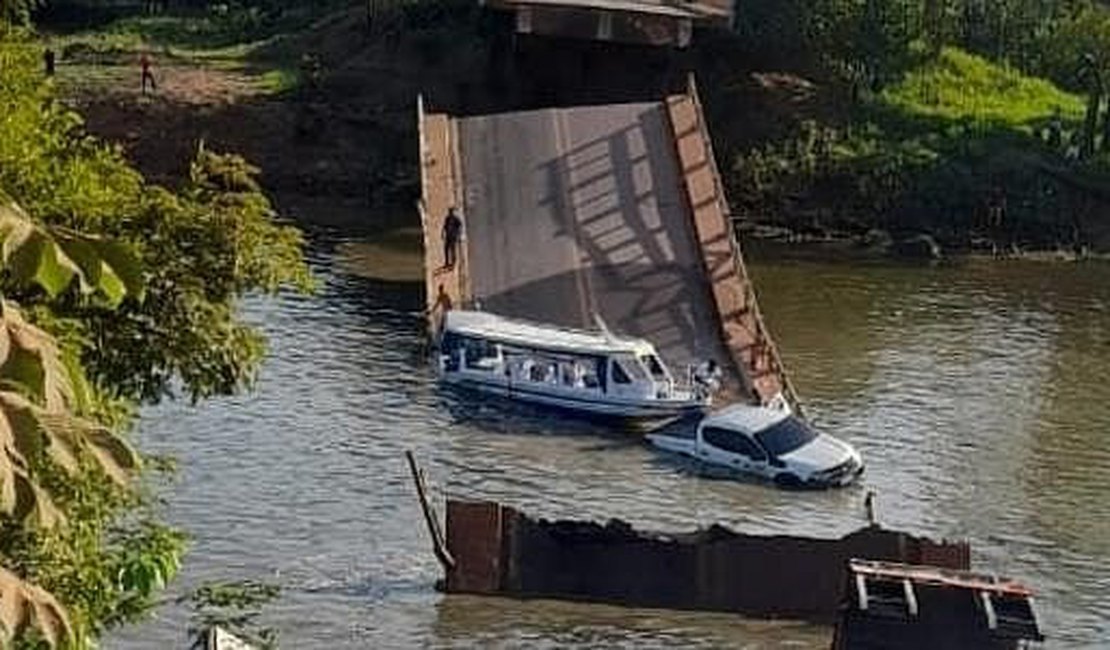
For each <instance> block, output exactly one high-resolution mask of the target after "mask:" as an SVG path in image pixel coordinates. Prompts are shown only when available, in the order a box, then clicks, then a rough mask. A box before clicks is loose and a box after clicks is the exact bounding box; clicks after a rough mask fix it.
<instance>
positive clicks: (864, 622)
mask: <svg viewBox="0 0 1110 650" xmlns="http://www.w3.org/2000/svg"><path fill="white" fill-rule="evenodd" d="M843 599H844V602H843V604H842V607H841V613H840V616H839V620H838V621H837V626H836V632H835V635H834V640H833V648H834V650H850V649H852V648H860V647H867V648H880V647H881V648H892V649H904V650H931V649H932V648H946V649H951V650H964V649H965V648H966V649H967V650H978V649H979V648H998V649H1002V648H1007V649H1009V648H1014V649H1015V650H1016V648H1018V647H1019V643H1021V642H1025V641H1034V642H1042V641H1044V640H1045V635H1044V634H1043V633H1042V632H1041V628H1040V623H1039V621H1038V617H1037V612H1036V609H1035V607H1034V605H1033V592H1032V590H1031V589H1029V588H1028V587H1026V586H1025V585H1023V584H1021V583H1019V582H1017V581H1016V580H1012V579H1010V578H1003V577H1000V576H997V575H993V574H984V573H972V572H970V571H962V570H954V569H943V568H937V567H928V566H917V565H911V564H903V563H895V562H880V561H874V560H862V559H852V560H850V561H849V563H848V575H847V580H846V585H845V589H844V595H843ZM1020 647H1025V646H1024V645H1022V646H1020Z"/></svg>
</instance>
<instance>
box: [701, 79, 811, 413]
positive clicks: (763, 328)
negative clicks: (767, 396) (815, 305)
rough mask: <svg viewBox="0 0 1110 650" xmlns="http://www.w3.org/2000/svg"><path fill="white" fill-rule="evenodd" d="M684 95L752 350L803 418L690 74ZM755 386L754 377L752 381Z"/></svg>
mask: <svg viewBox="0 0 1110 650" xmlns="http://www.w3.org/2000/svg"><path fill="white" fill-rule="evenodd" d="M686 84H687V90H686V92H687V94H688V96H689V97H690V101H691V102H693V104H694V108H695V109H696V110H695V111H694V119H695V121H696V123H697V128H698V131H699V133H700V135H701V138H702V141H703V142H704V143H705V147H706V154H707V156H706V157H707V158H708V161H707V164H709V165H710V171H711V175H712V176H713V189H714V192H715V194H716V195H717V202H718V204H719V206H720V209H721V212H722V214H723V215H724V218H725V223H726V226H727V230H728V238H729V246H730V247H731V249H732V259H733V265H734V267H735V270H736V273H737V275H739V277H740V281H741V284H742V285H743V287H744V308H745V309H748V310H750V311H751V315H752V320H753V321H754V322H755V324H756V332H755V337H756V341H755V344H754V347H753V353H754V352H755V351H765V352H766V354H767V355H768V356H769V360H770V362H771V368H770V369H769V370H770V372H773V373H775V374H776V375H778V377H779V379H780V380H781V382H782V392H783V396H784V397H785V398H786V400H787V401H788V402H789V403H790V407H791V408H792V409H793V410H794V411H795V412H796V413H798V414H799V415H803V409H802V404H801V400H800V398H799V397H798V392H797V390H795V388H794V384H793V382H791V381H790V376H789V375H788V374H787V372H786V366H785V364H783V362H782V357H781V356H780V355H779V349H778V345H776V344H775V341H774V339H773V338H772V337H771V334H770V332H769V330H768V329H767V324H766V322H765V321H764V320H763V313H762V312H761V311H760V309H759V301H758V300H757V299H756V295H755V288H754V286H753V284H752V281H751V277H750V276H749V275H748V269H747V265H746V264H745V263H744V255H743V253H742V251H741V249H740V239H739V238H738V237H737V235H736V229H735V228H734V227H733V225H732V211H731V208H730V206H729V204H728V198H727V195H726V194H725V191H724V187H723V186H722V184H721V174H720V169H719V168H718V167H717V156H716V153H715V152H714V150H713V140H712V139H711V138H710V136H709V128H708V126H707V125H706V124H705V122H704V116H705V112H704V110H703V107H702V103H701V97H700V95H699V94H698V86H697V81H696V80H695V79H694V75H693V74H691V75H689V76H688V77H687V82H686ZM752 382H753V384H754V382H755V378H754V377H753V378H752Z"/></svg>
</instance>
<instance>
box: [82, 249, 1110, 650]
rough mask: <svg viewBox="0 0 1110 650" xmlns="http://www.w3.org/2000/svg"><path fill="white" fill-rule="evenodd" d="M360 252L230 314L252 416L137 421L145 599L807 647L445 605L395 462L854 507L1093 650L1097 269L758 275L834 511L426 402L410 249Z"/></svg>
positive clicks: (533, 487) (677, 504)
mask: <svg viewBox="0 0 1110 650" xmlns="http://www.w3.org/2000/svg"><path fill="white" fill-rule="evenodd" d="M369 241H370V242H371V243H367V242H358V241H354V242H352V241H347V242H344V241H341V240H340V238H339V236H338V235H335V234H330V233H327V232H323V233H317V234H316V235H314V237H313V244H312V255H311V258H312V263H313V266H314V268H315V269H316V272H317V273H318V275H319V277H320V279H321V289H320V291H319V292H318V293H317V294H316V295H313V296H297V295H282V296H279V297H277V298H273V299H251V300H248V301H246V302H245V304H244V306H243V310H244V314H245V316H246V318H247V319H249V320H250V321H251V322H253V323H257V324H258V325H260V326H261V327H262V328H263V329H264V331H265V332H266V333H267V335H268V336H269V337H270V344H271V355H270V357H269V359H268V361H267V362H266V364H265V366H264V368H263V370H262V373H261V377H260V381H259V383H258V386H257V389H256V390H255V391H254V392H253V393H251V394H249V395H245V396H241V397H236V398H228V399H219V400H214V401H210V402H207V403H204V404H202V405H200V406H198V407H192V406H189V405H187V404H185V403H169V404H165V405H162V406H158V407H153V408H149V409H146V410H145V411H144V412H143V417H142V419H141V422H140V426H139V429H138V432H137V437H138V440H139V443H140V445H141V447H142V448H143V449H144V450H145V451H147V452H157V453H169V454H173V455H175V456H176V457H177V458H178V460H179V463H180V471H179V475H178V477H177V480H176V482H175V483H174V484H173V485H172V486H171V487H169V488H167V489H166V490H165V491H164V494H165V497H166V499H167V502H168V505H167V510H168V513H167V514H168V517H169V518H170V520H171V521H173V522H175V523H177V524H180V525H181V526H183V527H184V528H186V529H187V530H188V531H189V532H190V533H191V534H192V536H193V542H192V546H191V552H190V554H189V556H188V558H187V560H186V563H185V567H184V570H183V573H182V575H181V577H180V578H179V580H178V581H177V582H176V583H175V585H174V586H173V588H172V590H171V591H172V593H181V592H183V591H186V590H188V589H189V588H190V587H193V586H196V585H198V584H200V583H201V582H203V581H205V580H211V579H242V578H252V579H261V580H268V581H272V582H276V583H279V584H280V585H281V586H282V587H283V593H282V596H281V598H280V599H279V600H277V601H276V602H275V603H273V604H271V605H270V606H268V607H267V609H266V612H267V613H266V617H265V621H266V622H267V623H269V624H271V625H274V626H275V627H276V628H278V630H279V631H280V640H281V644H282V646H283V647H287V648H367V647H382V648H384V647H436V648H440V647H444V648H447V647H474V646H480V647H506V648H516V647H560V648H566V647H579V648H587V647H599V646H605V647H627V648H651V647H678V646H682V647H703V648H710V647H722V646H728V647H738V648H827V647H828V643H829V638H830V636H831V635H830V631H829V630H828V629H824V628H820V627H814V626H808V625H804V624H794V623H775V624H767V623H757V622H743V621H741V620H739V619H737V618H736V617H734V616H726V615H716V614H697V613H674V612H665V611H652V610H627V609H622V608H615V607H600V606H587V605H575V604H568V603H555V602H543V601H539V602H515V601H509V600H501V599H483V598H473V597H457V596H451V597H444V596H442V595H440V594H438V593H437V592H436V591H435V590H434V588H433V583H434V582H435V580H436V578H437V577H438V576H439V571H438V567H437V565H436V562H435V560H434V558H433V557H432V554H431V552H430V547H429V541H428V537H427V534H426V532H425V530H424V525H423V523H422V520H421V517H420V513H419V510H418V507H417V505H416V501H415V497H414V494H413V489H412V485H411V483H410V480H409V476H408V474H407V468H406V466H405V463H404V459H403V455H402V454H403V452H404V450H406V449H412V450H414V451H415V452H416V454H417V456H418V458H419V459H420V460H421V462H422V463H423V464H424V466H425V468H426V470H427V472H428V474H429V477H430V478H431V480H432V482H433V487H435V488H436V489H437V490H438V491H439V493H440V494H442V493H443V492H444V491H445V492H447V493H450V494H452V495H456V496H462V497H478V498H486V499H500V500H503V501H505V502H507V503H510V504H513V505H515V506H519V507H521V508H523V510H525V511H526V512H528V513H531V514H535V515H542V516H545V517H561V516H565V517H571V516H573V517H578V518H591V519H596V520H604V519H607V518H609V517H621V518H624V519H626V520H628V521H631V522H632V523H633V524H635V525H636V526H639V527H646V528H655V529H668V530H689V529H693V528H695V527H698V526H706V525H708V524H710V523H713V522H721V523H724V524H727V525H729V526H732V527H734V528H736V529H738V530H742V531H745V532H753V533H801V534H813V535H821V536H837V535H840V534H843V533H845V532H848V531H850V530H853V529H855V528H857V527H859V526H860V525H862V524H863V523H864V521H863V506H862V501H863V496H864V494H865V492H866V491H867V490H868V489H871V490H874V491H875V492H876V494H877V507H878V513H879V518H880V520H881V521H882V522H883V523H884V524H885V525H888V526H890V527H895V528H901V529H905V530H908V531H910V532H914V533H922V534H927V535H931V536H934V537H947V538H967V539H970V540H971V542H972V545H973V551H974V552H973V564H974V566H975V568H976V569H979V570H985V571H992V572H999V573H1003V574H1007V575H1010V576H1012V577H1015V578H1019V579H1021V580H1023V581H1025V582H1027V583H1028V584H1029V585H1031V586H1032V587H1034V588H1035V589H1036V590H1037V592H1038V593H1039V598H1038V600H1037V604H1038V611H1039V614H1040V617H1041V622H1042V626H1043V629H1044V630H1045V631H1046V632H1047V634H1048V635H1049V637H1050V642H1049V643H1048V644H1047V647H1053V648H1057V647H1058V648H1091V647H1108V646H1110V602H1108V600H1107V596H1110V481H1108V479H1107V477H1108V476H1110V381H1108V380H1110V372H1108V369H1110V265H1106V264H1095V263H1091V264H1070V263H1028V262H1021V263H1018V262H965V263H960V264H949V265H940V266H932V267H930V266H899V265H893V264H888V263H873V262H872V263H863V262H859V261H855V262H843V261H829V260H823V261H816V260H806V259H804V258H800V257H797V256H784V255H782V254H779V253H763V254H762V255H759V256H757V258H756V260H755V261H754V262H753V263H752V273H753V275H754V276H755V278H756V280H757V283H758V287H759V292H760V296H761V301H762V306H763V310H764V312H765V316H766V318H767V320H768V322H769V324H770V326H771V329H772V331H773V332H774V333H775V336H776V338H777V340H778V342H779V345H780V347H781V349H782V353H783V356H784V358H785V362H786V364H787V366H788V367H789V368H790V369H791V370H792V371H793V378H794V381H795V383H796V384H797V387H798V389H799V392H800V393H801V394H802V396H803V399H804V403H805V405H806V407H807V410H808V413H809V414H810V416H811V417H812V418H813V419H814V420H815V421H816V422H817V423H818V424H819V425H820V426H821V427H823V428H824V429H826V430H828V431H830V432H832V433H834V434H836V435H838V436H841V437H843V438H845V439H847V440H849V441H851V442H852V443H853V444H855V445H856V446H857V447H858V448H859V449H860V450H861V452H862V453H863V455H864V458H865V460H866V462H867V464H868V470H867V473H866V475H865V479H864V481H863V485H861V486H857V487H853V488H849V489H845V490H839V491H829V492H818V493H794V492H782V491H778V490H775V489H771V488H769V487H766V486H763V485H759V484H749V483H741V482H734V481H725V480H711V479H708V478H703V477H700V476H698V475H697V474H696V473H694V472H693V471H692V470H691V469H690V467H689V466H686V465H684V464H680V463H676V462H674V461H672V460H670V459H668V458H665V457H663V456H661V455H659V454H657V453H654V452H653V451H651V450H650V449H648V448H646V447H644V446H643V445H641V444H639V443H638V442H637V441H636V440H635V439H633V438H631V437H629V436H627V435H624V434H618V433H615V432H607V431H604V430H598V429H596V428H593V427H591V426H590V425H585V424H581V423H576V422H571V421H561V420H558V419H555V418H552V417H550V416H547V415H544V414H542V413H540V412H535V411H528V410H515V409H514V410H507V409H505V408H503V407H501V406H498V405H493V404H473V403H464V402H460V401H459V400H458V398H457V397H452V396H449V395H443V394H441V393H440V392H439V391H438V390H437V388H436V385H435V382H434V380H433V376H432V373H431V371H430V369H429V368H428V367H427V366H426V365H425V363H424V362H423V357H422V354H423V347H422V346H423V338H422V336H423V320H422V317H421V314H420V310H421V308H422V306H423V299H422V295H421V285H420V283H419V282H412V281H407V279H411V277H412V275H413V272H412V270H413V269H418V268H419V257H418V253H417V252H416V251H415V249H414V248H413V246H412V241H413V238H412V237H405V236H400V237H390V238H386V239H381V238H371V239H370V240H369ZM373 242H377V243H373ZM406 264H407V266H405V265H406ZM385 266H388V267H389V269H391V273H389V274H387V273H384V272H383V271H384V270H385ZM397 268H407V269H409V271H408V272H407V273H401V274H400V275H398V274H397V273H396V272H395V271H396V269H397ZM383 278H386V279H383ZM187 623H188V611H187V610H186V609H184V608H183V607H182V606H178V605H172V604H170V605H167V606H165V607H163V608H161V609H159V610H158V611H157V612H156V613H155V615H154V616H153V617H152V618H151V619H150V620H149V621H148V622H145V623H143V624H140V625H137V626H134V627H130V628H127V629H125V630H122V631H119V632H116V633H114V634H113V635H111V636H110V637H109V638H108V639H106V640H105V643H104V645H105V647H108V648H125V649H132V648H134V649H140V648H150V647H182V646H183V645H184V630H185V628H186V626H187Z"/></svg>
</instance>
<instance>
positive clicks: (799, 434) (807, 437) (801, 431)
mask: <svg viewBox="0 0 1110 650" xmlns="http://www.w3.org/2000/svg"><path fill="white" fill-rule="evenodd" d="M816 437H817V432H816V431H814V430H813V429H811V428H810V427H809V425H808V424H806V423H805V422H803V421H802V420H799V419H798V418H796V417H794V416H793V415H791V416H790V417H788V418H786V419H785V420H783V421H782V422H779V423H778V424H775V425H772V426H771V427H770V428H769V429H764V430H763V431H760V432H759V433H757V434H755V439H756V440H758V441H759V444H761V445H763V448H764V449H766V450H767V453H769V454H771V455H772V456H782V455H784V454H789V453H790V452H792V451H794V450H795V449H798V448H799V447H802V446H803V445H806V444H808V443H809V442H811V441H813V440H814V439H815V438H816Z"/></svg>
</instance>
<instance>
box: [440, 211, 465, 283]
mask: <svg viewBox="0 0 1110 650" xmlns="http://www.w3.org/2000/svg"><path fill="white" fill-rule="evenodd" d="M462 230H463V222H462V219H460V218H459V215H458V214H457V213H456V212H455V208H451V209H450V210H448V211H447V216H446V217H445V218H444V219H443V268H444V269H447V270H451V269H453V268H455V262H457V261H458V259H459V241H460V240H461V239H462Z"/></svg>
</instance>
